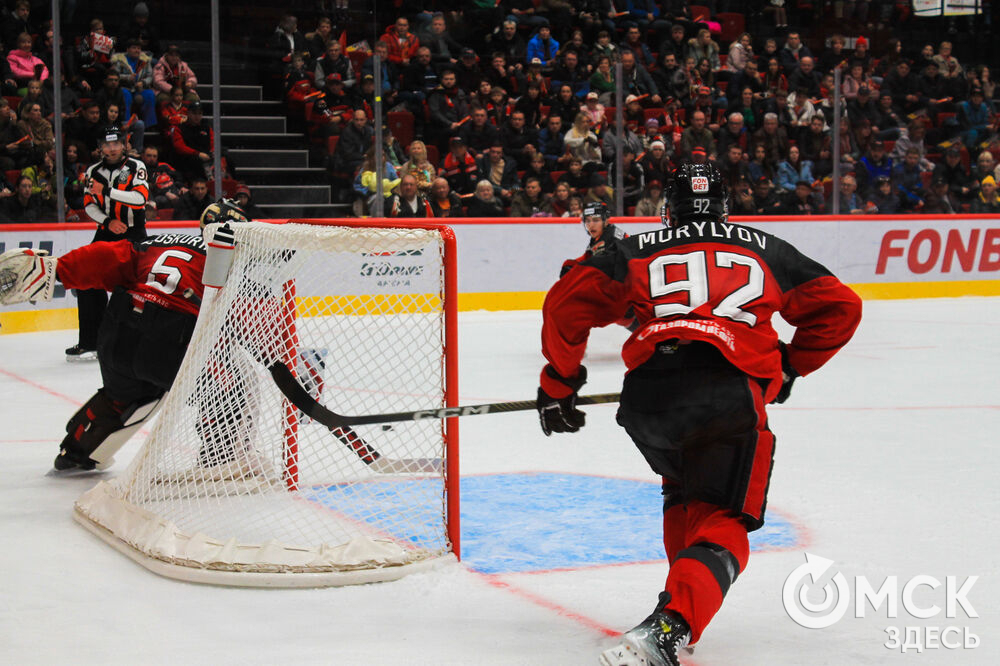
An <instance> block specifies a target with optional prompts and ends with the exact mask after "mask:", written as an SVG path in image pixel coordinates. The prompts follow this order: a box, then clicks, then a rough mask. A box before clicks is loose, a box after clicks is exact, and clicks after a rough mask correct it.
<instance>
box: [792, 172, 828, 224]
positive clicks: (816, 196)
mask: <svg viewBox="0 0 1000 666" xmlns="http://www.w3.org/2000/svg"><path fill="white" fill-rule="evenodd" d="M784 203H785V212H786V213H787V214H789V215H820V214H822V213H823V195H822V194H821V193H819V192H816V191H814V190H813V187H812V183H810V182H809V181H805V180H800V181H799V182H797V183H795V189H793V190H792V191H791V192H789V193H788V194H787V195H786V196H785V202H784Z"/></svg>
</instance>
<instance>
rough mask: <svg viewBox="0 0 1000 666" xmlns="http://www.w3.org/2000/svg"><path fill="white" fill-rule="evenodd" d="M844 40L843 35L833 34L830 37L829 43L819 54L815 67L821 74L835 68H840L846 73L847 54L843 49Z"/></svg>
mask: <svg viewBox="0 0 1000 666" xmlns="http://www.w3.org/2000/svg"><path fill="white" fill-rule="evenodd" d="M844 45H845V40H844V36H843V35H834V36H833V37H831V38H830V45H829V46H828V47H826V48H825V49H824V50H823V53H822V54H820V57H819V62H818V63H816V69H818V70H819V71H820V73H821V74H827V73H829V72H832V71H833V70H835V69H840V70H841V72H843V73H846V71H847V61H848V54H847V52H846V51H844Z"/></svg>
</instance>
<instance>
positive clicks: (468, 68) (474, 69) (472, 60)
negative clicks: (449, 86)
mask: <svg viewBox="0 0 1000 666" xmlns="http://www.w3.org/2000/svg"><path fill="white" fill-rule="evenodd" d="M452 68H453V69H454V70H455V77H456V78H457V80H458V87H459V88H461V89H462V90H465V91H466V92H472V91H475V90H479V82H480V81H482V80H483V78H485V76H484V74H483V70H482V69H481V68H480V67H479V56H478V55H476V52H475V51H473V50H472V49H470V48H469V47H467V46H466V47H465V48H463V49H462V51H461V53H460V54H459V57H458V62H456V63H455V64H454V65H452Z"/></svg>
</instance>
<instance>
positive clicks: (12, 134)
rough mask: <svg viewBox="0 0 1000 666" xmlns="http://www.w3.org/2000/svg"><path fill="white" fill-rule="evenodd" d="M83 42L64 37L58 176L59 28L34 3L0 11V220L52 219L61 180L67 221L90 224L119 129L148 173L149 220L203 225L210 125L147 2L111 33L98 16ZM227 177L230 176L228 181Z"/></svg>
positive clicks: (193, 79)
mask: <svg viewBox="0 0 1000 666" xmlns="http://www.w3.org/2000/svg"><path fill="white" fill-rule="evenodd" d="M88 28H89V29H88V30H87V31H85V32H84V33H82V34H72V33H69V34H67V31H66V29H65V27H64V28H63V33H62V40H61V41H62V49H61V59H60V65H61V75H62V76H61V81H60V93H61V108H60V109H59V110H58V112H59V114H60V117H61V121H62V132H63V139H64V141H63V146H64V152H63V164H62V169H63V173H62V174H61V175H57V174H54V173H53V172H54V170H55V162H56V159H55V158H56V155H55V136H54V121H55V113H56V112H57V110H56V109H55V101H54V100H55V94H54V93H55V91H54V81H53V77H52V71H53V62H52V59H53V49H52V42H53V30H52V21H51V20H50V19H47V18H46V20H44V21H36V20H35V17H34V16H33V14H32V3H30V2H29V1H28V0H17V1H16V2H15V3H13V6H12V7H11V8H6V7H5V8H3V9H0V39H2V48H3V53H4V54H6V57H5V58H2V59H0V62H2V68H3V71H2V73H0V81H2V83H0V85H2V92H3V97H0V172H2V173H0V222H36V221H54V220H55V219H56V210H57V206H56V196H57V194H56V182H57V176H59V177H62V179H63V182H64V183H65V200H66V217H67V221H77V220H86V219H87V216H86V213H85V212H84V211H83V208H84V205H83V196H84V189H85V183H84V180H85V173H86V170H87V168H88V167H89V166H90V165H91V164H93V163H94V162H96V161H98V160H99V159H100V147H99V144H100V140H101V137H102V135H103V134H104V128H106V127H109V126H115V125H117V126H118V127H120V128H122V129H123V131H124V132H125V134H126V136H127V140H128V142H127V151H128V154H129V155H131V156H133V157H136V158H140V159H141V160H142V161H143V162H144V163H145V164H146V167H147V169H148V171H149V185H150V200H149V203H148V204H147V208H146V219H170V218H173V219H197V218H198V217H199V216H200V215H201V212H202V211H203V210H204V208H205V207H206V206H208V204H209V203H211V202H212V201H213V200H214V196H213V197H209V196H207V195H206V193H207V192H208V188H207V187H206V184H207V182H208V181H211V179H212V178H213V176H214V174H213V173H212V153H213V149H214V141H215V138H214V136H213V133H212V129H211V126H210V124H209V123H208V122H207V121H205V120H204V118H203V115H202V110H201V106H200V103H199V98H198V93H197V91H196V86H197V85H198V79H197V76H196V75H195V73H194V72H193V71H192V70H191V68H190V67H189V66H188V65H187V63H185V62H184V60H183V58H182V55H181V52H180V49H179V48H178V47H177V46H176V45H172V44H164V43H161V41H160V37H159V34H158V31H157V29H156V27H155V26H154V25H152V24H151V23H150V21H149V8H148V7H147V5H146V3H144V2H139V3H137V4H135V5H134V7H133V8H132V10H131V13H130V16H129V17H128V20H127V21H125V23H124V24H123V25H121V26H118V27H117V29H115V30H114V31H113V32H112V31H109V30H108V29H107V27H106V26H105V24H104V21H103V20H102V19H101V18H96V17H95V18H93V19H92V20H90V21H89V25H88ZM226 175H227V174H226V173H224V174H223V176H224V177H225V176H226Z"/></svg>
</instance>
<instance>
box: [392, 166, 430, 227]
mask: <svg viewBox="0 0 1000 666" xmlns="http://www.w3.org/2000/svg"><path fill="white" fill-rule="evenodd" d="M385 214H386V216H387V217H434V211H433V210H432V209H431V205H430V203H429V202H428V201H427V199H425V198H424V195H423V194H421V193H420V191H419V190H418V189H417V180H416V179H415V178H414V177H413V176H411V175H409V174H406V175H404V176H403V177H402V178H401V179H400V181H399V188H398V190H397V191H396V193H395V194H393V195H392V196H390V197H389V198H388V200H387V201H386V206H385Z"/></svg>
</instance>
